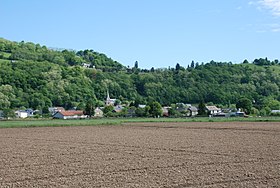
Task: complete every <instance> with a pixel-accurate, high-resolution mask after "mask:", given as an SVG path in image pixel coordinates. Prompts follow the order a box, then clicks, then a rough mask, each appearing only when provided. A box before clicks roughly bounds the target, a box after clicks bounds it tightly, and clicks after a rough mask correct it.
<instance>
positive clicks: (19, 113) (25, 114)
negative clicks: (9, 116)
mask: <svg viewBox="0 0 280 188" xmlns="http://www.w3.org/2000/svg"><path fill="white" fill-rule="evenodd" d="M15 114H16V117H17V118H27V117H28V112H26V111H25V110H18V111H15Z"/></svg>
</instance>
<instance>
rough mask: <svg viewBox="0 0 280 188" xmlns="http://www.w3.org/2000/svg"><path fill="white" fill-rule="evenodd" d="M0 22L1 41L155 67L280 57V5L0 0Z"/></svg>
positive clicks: (266, 1)
mask: <svg viewBox="0 0 280 188" xmlns="http://www.w3.org/2000/svg"><path fill="white" fill-rule="evenodd" d="M0 23H1V26H0V37H1V38H5V39H8V40H12V41H18V42H19V41H26V42H33V43H39V44H41V45H46V46H47V47H55V48H66V49H74V50H77V51H78V50H85V49H93V50H94V51H97V52H100V53H104V54H106V55H107V56H108V57H111V58H112V59H114V60H116V61H118V62H120V63H121V64H123V65H125V66H134V63H135V61H138V63H139V67H140V68H147V69H150V68H151V67H155V68H167V67H169V66H170V67H175V65H176V64H177V63H179V64H180V65H181V66H184V67H186V66H188V65H189V64H190V63H191V61H192V60H193V61H195V62H199V63H202V62H204V63H207V62H209V61H211V60H214V61H221V62H233V63H241V62H243V60H244V59H247V60H249V61H253V60H254V59H256V58H261V57H262V58H264V57H267V58H269V59H271V60H274V59H279V55H280V0H226V1H221V0H211V1H209V0H24V1H23V0H0Z"/></svg>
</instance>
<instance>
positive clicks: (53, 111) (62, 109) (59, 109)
mask: <svg viewBox="0 0 280 188" xmlns="http://www.w3.org/2000/svg"><path fill="white" fill-rule="evenodd" d="M62 111H65V109H64V108H63V107H50V108H49V112H50V113H51V114H52V115H54V114H55V113H56V112H62Z"/></svg>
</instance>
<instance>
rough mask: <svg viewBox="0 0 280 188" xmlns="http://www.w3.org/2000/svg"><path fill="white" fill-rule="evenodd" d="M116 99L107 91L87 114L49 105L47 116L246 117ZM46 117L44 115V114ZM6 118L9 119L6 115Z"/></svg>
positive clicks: (22, 113) (26, 114)
mask: <svg viewBox="0 0 280 188" xmlns="http://www.w3.org/2000/svg"><path fill="white" fill-rule="evenodd" d="M116 101H117V99H112V98H110V96H109V92H107V98H106V100H105V101H104V104H105V106H104V107H96V108H94V112H93V115H92V116H90V115H87V114H86V113H85V111H83V110H77V109H76V108H73V109H70V110H66V109H65V108H63V107H50V108H48V111H49V114H48V116H47V117H48V118H53V119H64V120H66V119H88V118H104V117H123V118H134V117H155V118H159V117H166V118H167V117H181V118H194V117H197V116H199V117H201V116H207V117H224V118H229V117H247V115H246V114H245V113H244V112H242V111H241V109H234V108H225V109H222V108H219V107H217V106H215V105H206V106H205V109H204V113H203V114H200V113H199V108H198V107H197V106H194V105H191V104H184V103H176V104H175V105H172V106H163V107H161V106H160V109H158V114H156V115H154V114H152V113H149V108H150V107H149V106H148V105H144V104H139V105H137V106H133V105H122V104H119V103H116ZM14 113H15V116H14V118H19V119H25V118H36V117H37V118H38V117H42V114H41V111H40V110H33V109H25V110H16V111H15V112H14ZM45 117H46V116H45ZM0 118H1V119H4V115H3V111H0ZM8 119H10V118H9V117H8Z"/></svg>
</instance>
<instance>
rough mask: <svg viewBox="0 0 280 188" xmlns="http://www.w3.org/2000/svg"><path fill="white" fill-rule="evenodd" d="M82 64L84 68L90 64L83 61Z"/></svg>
mask: <svg viewBox="0 0 280 188" xmlns="http://www.w3.org/2000/svg"><path fill="white" fill-rule="evenodd" d="M82 66H83V67H84V68H90V66H91V64H90V63H83V64H82Z"/></svg>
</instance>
